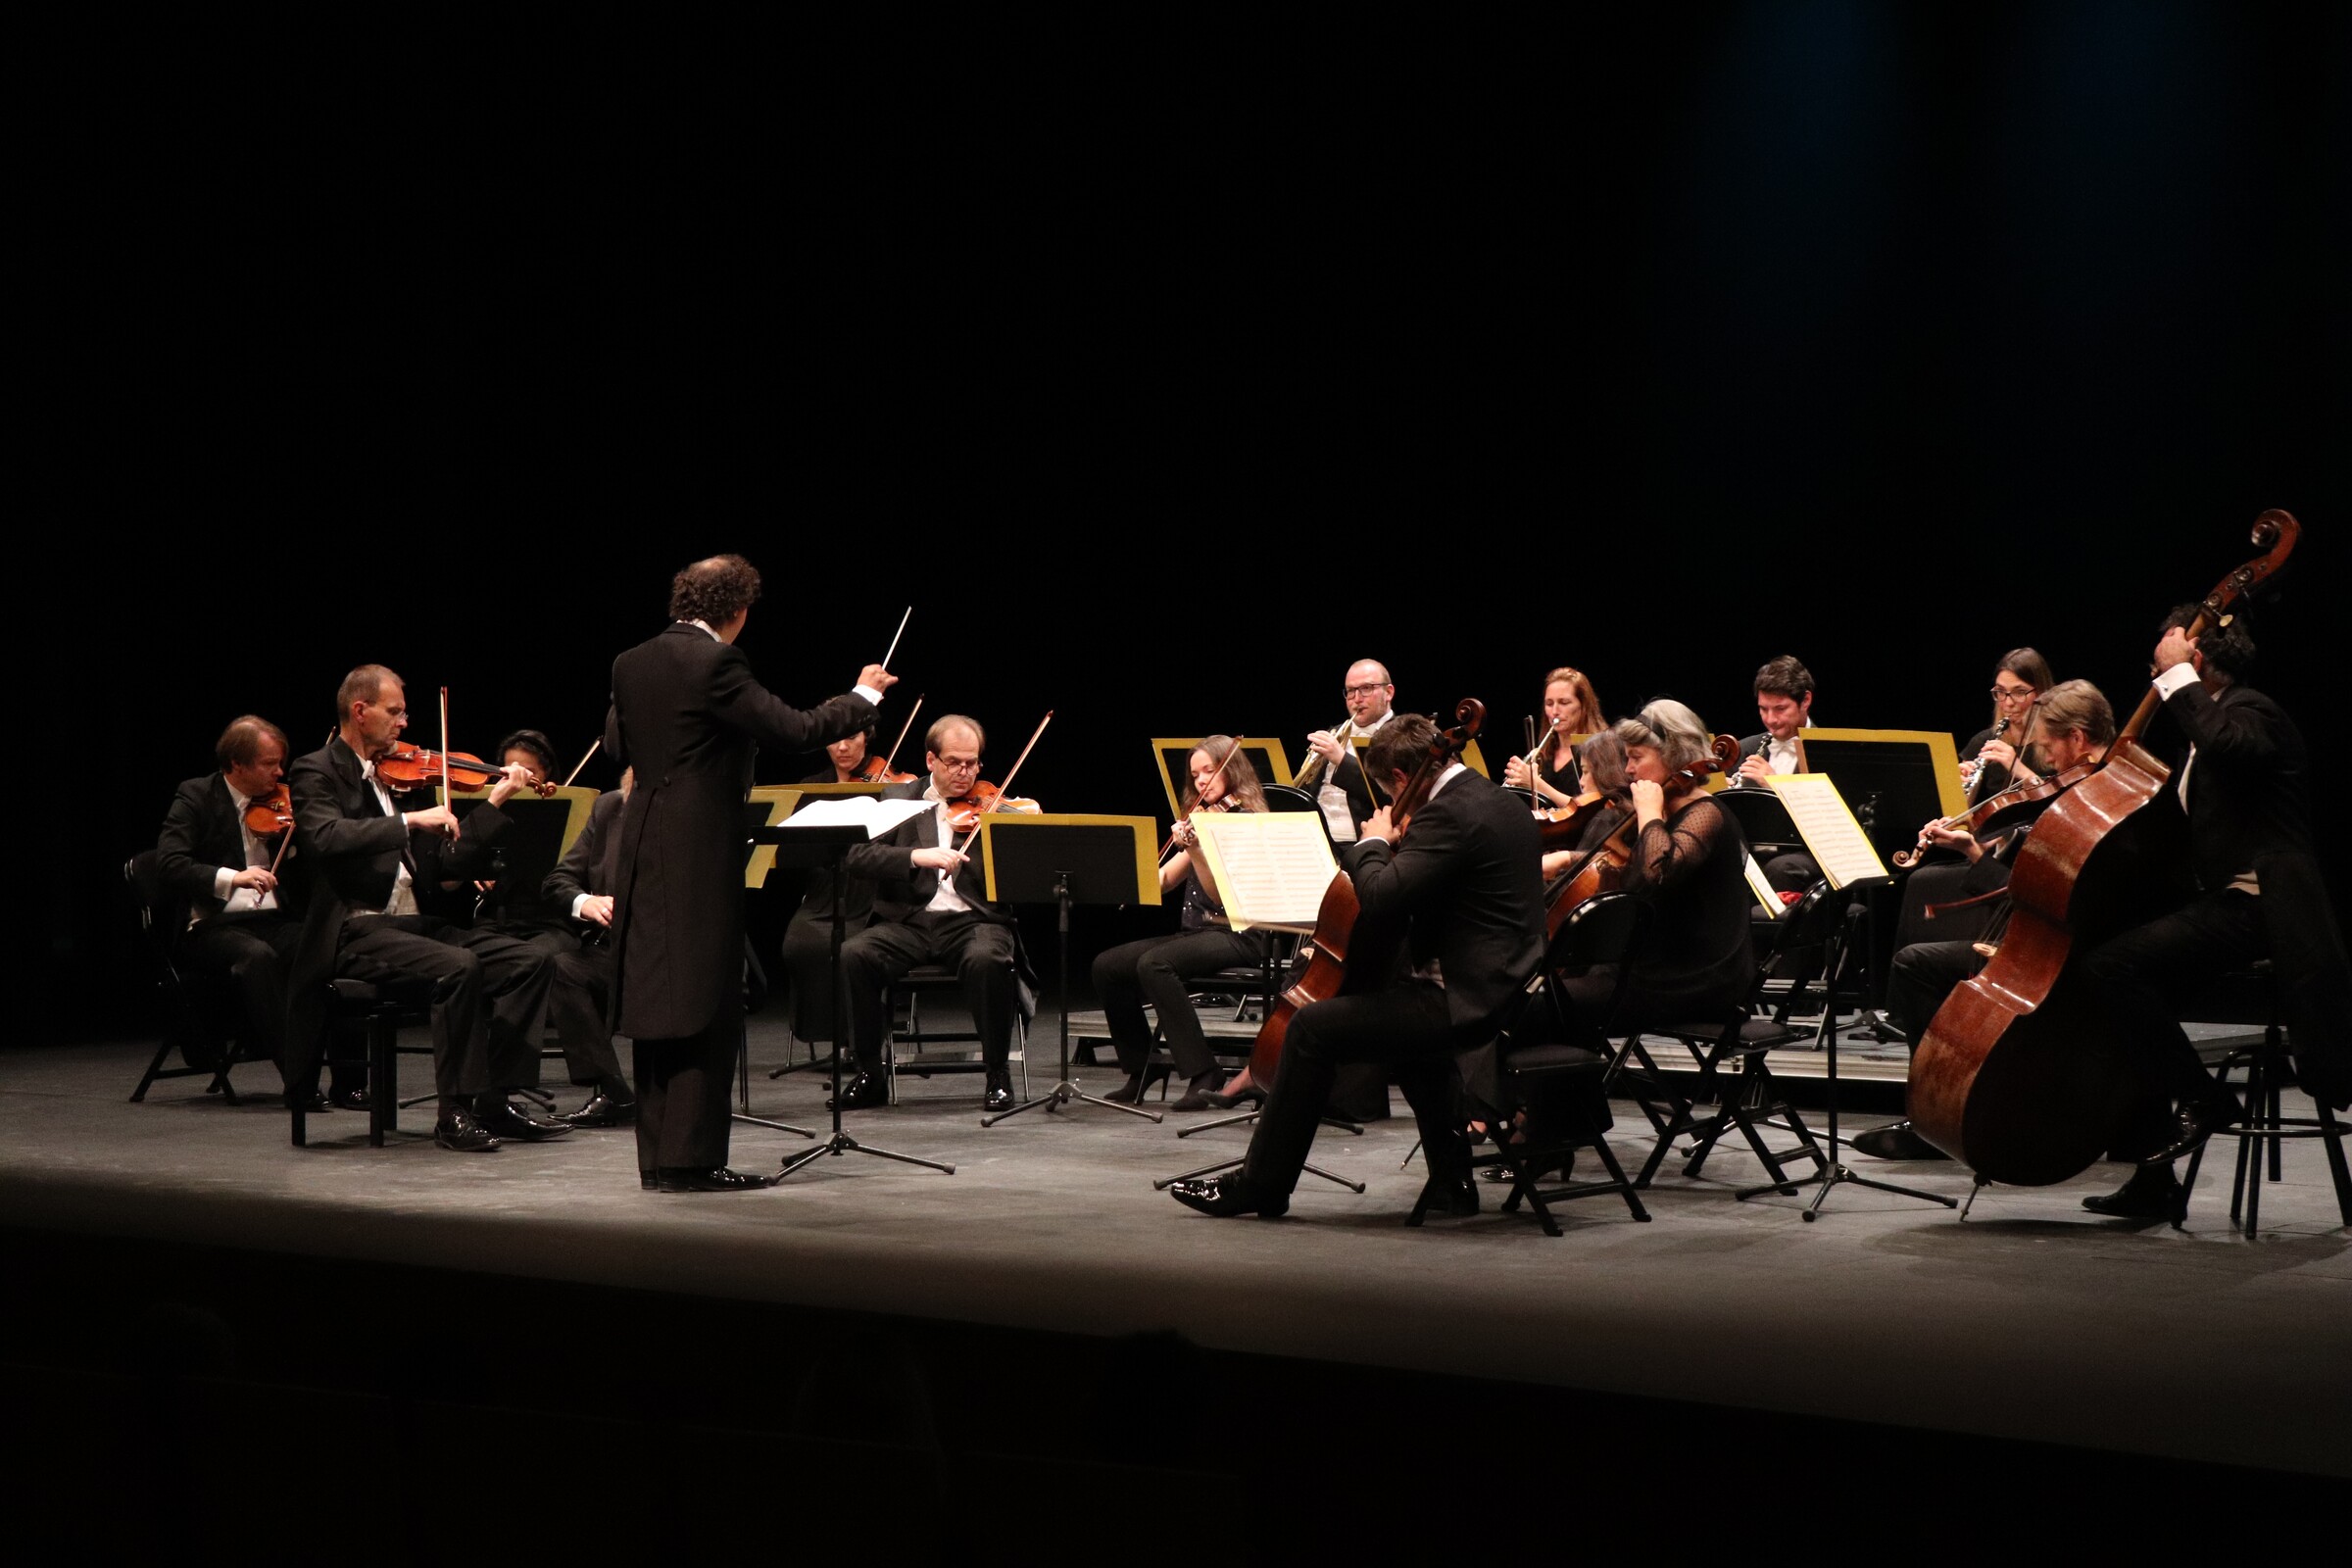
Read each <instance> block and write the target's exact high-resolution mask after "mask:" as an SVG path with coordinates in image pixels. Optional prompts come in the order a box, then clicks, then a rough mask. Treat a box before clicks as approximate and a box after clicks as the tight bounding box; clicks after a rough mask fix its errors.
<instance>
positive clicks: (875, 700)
mask: <svg viewBox="0 0 2352 1568" xmlns="http://www.w3.org/2000/svg"><path fill="white" fill-rule="evenodd" d="M850 690H852V691H854V692H856V693H857V694H858V696H860V697H862V698H864V699H865V700H866V701H867V702H869V703H871V704H873V705H874V706H875V707H876V708H880V707H881V706H882V694H881V693H880V692H878V691H876V690H874V689H873V688H872V687H871V686H853V687H851V688H850Z"/></svg>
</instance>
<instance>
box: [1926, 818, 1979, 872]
mask: <svg viewBox="0 0 2352 1568" xmlns="http://www.w3.org/2000/svg"><path fill="white" fill-rule="evenodd" d="M1919 836H1920V837H1921V838H1923V839H1926V840H1927V841H1928V842H1929V843H1930V844H1933V845H1936V846H1937V847H1938V848H1941V849H1946V850H1958V851H1959V852H1960V853H1961V854H1962V855H1965V856H1967V857H1968V858H1969V862H1970V863H1971V864H1974V863H1975V862H1976V861H1978V860H1980V859H1982V858H1984V857H1985V846H1984V845H1982V844H1979V843H1978V842H1977V836H1976V835H1975V834H1974V833H1971V832H1970V831H1969V830H1968V829H1966V828H1964V827H1957V828H1955V827H1945V826H1944V825H1943V824H1942V823H1941V822H1930V823H1929V824H1928V825H1927V826H1926V827H1923V828H1921V829H1920V830H1919Z"/></svg>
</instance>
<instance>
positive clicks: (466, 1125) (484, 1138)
mask: <svg viewBox="0 0 2352 1568" xmlns="http://www.w3.org/2000/svg"><path fill="white" fill-rule="evenodd" d="M433 1142H434V1143H436V1144H439V1145H440V1146H441V1147H442V1148H443V1149H447V1150H450V1151H452V1152H456V1153H460V1154H487V1153H488V1152H490V1151H492V1150H493V1149H496V1148H497V1147H498V1139H497V1138H496V1137H494V1136H492V1134H491V1133H490V1132H489V1131H488V1130H487V1129H485V1128H484V1127H483V1126H482V1124H481V1123H480V1122H478V1121H476V1120H474V1119H473V1112H472V1111H469V1110H453V1111H451V1112H450V1113H449V1114H448V1115H446V1116H444V1117H442V1118H441V1119H440V1120H439V1121H437V1122H435V1123H433Z"/></svg>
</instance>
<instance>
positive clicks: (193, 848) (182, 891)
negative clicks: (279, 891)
mask: <svg viewBox="0 0 2352 1568" xmlns="http://www.w3.org/2000/svg"><path fill="white" fill-rule="evenodd" d="M155 849H156V879H157V881H158V882H159V883H160V884H161V886H162V889H163V891H164V892H165V893H166V894H168V895H169V896H170V898H171V902H172V905H174V906H176V908H173V909H171V910H165V909H162V908H159V909H158V911H157V912H158V917H159V918H168V919H171V920H172V931H173V938H174V940H176V939H177V936H178V933H179V930H180V928H182V927H184V926H185V925H186V924H187V917H188V914H189V912H190V911H193V912H195V913H196V914H198V915H214V914H219V913H220V912H221V908H222V907H223V906H222V903H221V900H220V899H218V898H216V897H215V896H214V894H213V883H214V879H215V877H216V876H217V874H218V873H219V872H220V871H221V868H222V867H223V866H225V867H227V868H228V869H229V870H231V871H242V870H243V869H245V825H244V823H243V822H242V821H241V820H240V819H239V817H238V814H237V799H236V797H235V796H233V795H231V794H230V793H229V791H228V780H227V779H225V778H222V777H221V775H220V774H218V773H207V774H205V775H204V776H203V777H202V778H191V779H186V780H183V781H182V782H181V784H180V786H179V788H178V790H177V791H176V792H174V793H173V795H172V805H171V806H170V808H169V809H166V810H165V812H164V826H163V831H162V832H161V833H159V834H157V835H156V840H155ZM293 858H294V851H293V850H292V849H288V850H287V852H286V861H288V862H290V861H291V860H292V859H293ZM279 870H281V871H283V872H286V873H287V874H288V875H289V876H290V875H291V874H292V867H291V865H290V864H288V863H281V864H280V866H279ZM286 902H287V901H286V899H285V898H284V897H281V898H280V899H279V900H278V904H279V907H285V906H286Z"/></svg>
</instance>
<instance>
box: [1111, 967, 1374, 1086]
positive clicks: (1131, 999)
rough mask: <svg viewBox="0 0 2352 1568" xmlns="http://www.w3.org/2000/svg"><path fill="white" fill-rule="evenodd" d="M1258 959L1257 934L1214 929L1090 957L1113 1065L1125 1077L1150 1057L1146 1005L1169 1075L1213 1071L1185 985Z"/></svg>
mask: <svg viewBox="0 0 2352 1568" xmlns="http://www.w3.org/2000/svg"><path fill="white" fill-rule="evenodd" d="M1265 958H1266V939H1265V936H1264V934H1263V933H1259V932H1243V931H1227V930H1223V929H1220V928H1216V927H1211V928H1209V929H1207V930H1202V931H1185V932H1179V933H1178V934H1177V935H1175V936H1165V937H1146V938H1145V939H1144V940H1143V941H1141V942H1125V943H1121V944H1120V945H1119V946H1117V947H1115V948H1109V949H1106V950H1104V951H1103V953H1100V954H1098V955H1096V956H1095V994H1096V995H1097V996H1099V997H1101V998H1102V999H1103V1016H1105V1017H1106V1018H1108V1019H1109V1020H1110V1038H1111V1045H1112V1048H1113V1049H1114V1050H1116V1051H1117V1052H1118V1054H1119V1065H1120V1066H1121V1067H1123V1068H1125V1069H1126V1071H1127V1075H1128V1076H1129V1077H1133V1076H1135V1075H1136V1074H1137V1073H1140V1072H1142V1071H1143V1070H1144V1063H1145V1062H1146V1061H1147V1060H1149V1059H1150V1058H1151V1055H1152V1024H1151V1020H1149V1019H1147V1018H1146V1017H1145V1016H1144V1004H1145V1003H1147V1002H1148V1003H1150V1004H1151V1005H1152V1012H1153V1013H1154V1014H1156V1015H1157V1016H1158V1018H1159V1027H1160V1032H1161V1033H1162V1034H1164V1035H1165V1036H1166V1037H1167V1042H1168V1055H1169V1057H1170V1058H1171V1059H1173V1060H1174V1061H1175V1063H1176V1071H1177V1073H1178V1074H1179V1075H1180V1076H1182V1077H1185V1078H1198V1077H1200V1076H1201V1075H1202V1074H1203V1073H1210V1072H1214V1071H1216V1069H1217V1058H1216V1054H1215V1053H1213V1052H1211V1051H1210V1050H1209V1049H1208V1039H1207V1037H1206V1036H1205V1035H1204V1034H1202V1033H1201V1014H1200V1013H1199V1012H1198V1011H1196V1010H1195V1009H1194V1007H1193V1004H1192V994H1191V988H1190V987H1189V986H1188V985H1187V984H1186V982H1187V981H1189V980H1192V979H1194V978H1195V977H1197V976H1200V975H1204V974H1214V973H1216V972H1217V971H1218V970H1219V969H1228V968H1232V967H1234V966H1235V965H1237V964H1257V963H1263V962H1265ZM1383 1092H1384V1093H1385V1092H1386V1091H1385V1090H1384V1091H1383Z"/></svg>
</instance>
